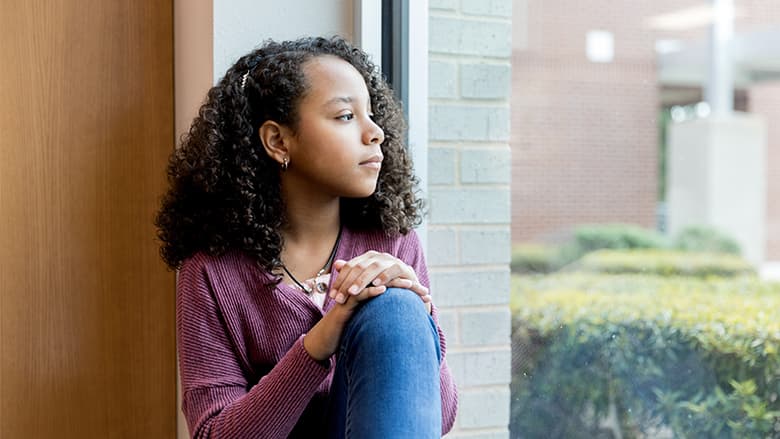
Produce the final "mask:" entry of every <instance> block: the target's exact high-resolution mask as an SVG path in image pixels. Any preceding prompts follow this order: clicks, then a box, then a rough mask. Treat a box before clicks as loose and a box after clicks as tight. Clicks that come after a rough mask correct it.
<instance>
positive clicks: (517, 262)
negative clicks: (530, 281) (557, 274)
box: [510, 244, 560, 274]
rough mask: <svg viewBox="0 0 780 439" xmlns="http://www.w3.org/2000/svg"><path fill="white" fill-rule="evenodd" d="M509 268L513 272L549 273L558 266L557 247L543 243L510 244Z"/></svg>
mask: <svg viewBox="0 0 780 439" xmlns="http://www.w3.org/2000/svg"><path fill="white" fill-rule="evenodd" d="M510 268H511V270H512V272H513V273H523V274H528V273H550V272H553V271H555V270H557V269H558V268H560V255H559V251H558V248H556V247H553V246H549V245H543V244H515V245H513V246H512V261H511V263H510Z"/></svg>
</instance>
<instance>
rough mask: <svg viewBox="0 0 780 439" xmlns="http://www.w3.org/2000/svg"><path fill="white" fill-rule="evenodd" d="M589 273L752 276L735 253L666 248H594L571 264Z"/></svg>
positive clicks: (752, 269) (747, 264) (749, 269)
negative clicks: (698, 251)
mask: <svg viewBox="0 0 780 439" xmlns="http://www.w3.org/2000/svg"><path fill="white" fill-rule="evenodd" d="M575 268H576V269H577V270H579V271H587V272H593V273H612V274H615V273H645V274H657V275H663V276H676V275H679V276H700V277H705V276H740V275H755V270H754V268H753V266H752V265H750V264H749V263H748V262H747V261H745V260H744V259H742V258H741V257H739V256H737V255H731V254H723V253H697V252H682V251H670V250H597V251H595V252H591V253H588V254H587V255H585V256H583V257H582V258H581V259H580V260H579V261H578V262H577V263H576V265H575Z"/></svg>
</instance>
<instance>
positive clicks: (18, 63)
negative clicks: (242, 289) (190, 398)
mask: <svg viewBox="0 0 780 439" xmlns="http://www.w3.org/2000/svg"><path fill="white" fill-rule="evenodd" d="M172 10H173V7H172V0H168V1H136V2H113V1H111V2H108V1H101V0H59V1H56V2H49V1H23V2H22V1H14V0H0V11H1V12H0V109H1V110H0V437H2V438H49V437H52V438H53V437H57V438H93V437H94V438H98V437H100V438H109V437H110V438H141V437H143V438H168V437H174V436H175V434H176V424H175V420H176V399H175V398H176V389H175V386H176V368H175V367H176V366H175V344H174V343H175V336H174V300H175V298H174V293H173V291H174V276H173V273H172V272H170V271H167V270H166V269H165V267H164V266H163V264H162V262H161V261H160V259H159V256H158V250H157V242H156V239H155V231H154V226H153V224H152V221H153V218H154V213H155V210H156V209H157V205H158V201H159V197H160V195H161V194H162V192H163V191H164V185H165V174H164V172H165V164H166V159H167V156H168V154H169V153H170V151H171V149H172V147H173V142H174V134H173V126H174V123H173V18H172Z"/></svg>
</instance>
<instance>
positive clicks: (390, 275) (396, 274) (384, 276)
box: [370, 256, 417, 285]
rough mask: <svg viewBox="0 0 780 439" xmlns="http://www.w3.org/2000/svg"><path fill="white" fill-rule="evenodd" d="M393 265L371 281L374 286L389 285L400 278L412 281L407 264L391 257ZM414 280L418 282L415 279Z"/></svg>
mask: <svg viewBox="0 0 780 439" xmlns="http://www.w3.org/2000/svg"><path fill="white" fill-rule="evenodd" d="M391 258H392V259H391V260H390V261H391V264H390V265H388V266H387V268H386V269H385V270H383V271H382V272H381V273H379V274H377V275H376V276H375V277H374V278H373V279H370V282H371V284H372V285H388V283H389V282H390V281H392V280H393V279H398V278H405V279H411V276H410V275H409V274H408V270H406V264H404V263H403V262H401V261H400V260H398V259H396V258H393V257H392V256H391ZM414 280H417V278H416V277H415V278H414Z"/></svg>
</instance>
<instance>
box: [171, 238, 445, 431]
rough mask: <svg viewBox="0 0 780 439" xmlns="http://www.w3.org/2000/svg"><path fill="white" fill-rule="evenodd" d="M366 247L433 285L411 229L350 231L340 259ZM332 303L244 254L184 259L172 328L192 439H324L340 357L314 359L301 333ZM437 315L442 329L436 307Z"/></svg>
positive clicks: (340, 249)
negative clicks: (395, 233) (320, 303)
mask: <svg viewBox="0 0 780 439" xmlns="http://www.w3.org/2000/svg"><path fill="white" fill-rule="evenodd" d="M369 250H375V251H379V252H387V253H390V254H392V255H394V256H395V257H397V258H399V259H401V260H402V261H404V262H405V263H406V264H408V265H409V266H411V267H412V268H413V269H414V271H415V273H416V274H417V277H418V278H419V280H420V283H422V284H423V285H425V286H429V281H428V270H427V268H426V265H425V259H424V256H423V252H422V248H421V246H420V242H419V240H418V237H417V235H416V234H415V233H414V232H411V233H409V234H407V235H405V236H401V237H396V238H389V237H387V236H386V235H385V234H384V233H381V232H379V233H374V232H357V231H351V230H348V229H346V228H345V229H344V230H343V232H342V236H341V240H340V242H339V245H338V249H337V251H336V258H337V259H343V260H350V259H352V258H353V257H355V256H358V255H361V254H363V253H365V252H367V251H369ZM334 304H335V302H334V301H333V300H332V299H330V298H329V297H328V298H326V300H325V304H324V307H323V310H320V309H319V308H318V307H317V306H316V305H315V304H314V303H313V302H312V301H311V300H310V299H309V298H308V297H307V296H306V295H305V294H304V293H303V292H301V291H300V290H299V289H297V288H294V287H292V286H290V285H287V284H284V283H278V284H277V283H276V278H275V276H274V275H272V274H270V273H268V272H267V271H265V270H263V269H261V268H260V267H259V266H258V265H257V264H256V263H255V262H254V261H253V260H252V259H251V258H250V257H249V256H247V255H245V254H243V253H240V252H229V253H227V254H224V255H222V256H218V257H213V256H208V255H206V254H203V253H199V254H196V255H195V256H193V257H192V258H190V259H188V260H187V261H186V262H185V263H184V264H183V266H182V268H181V270H180V272H179V276H178V281H177V303H176V325H177V326H176V329H177V339H178V353H179V365H180V368H181V384H182V410H183V412H184V415H185V417H186V418H187V423H188V424H189V430H190V433H191V435H192V437H195V438H263V439H269V438H285V437H300V438H316V437H322V436H323V434H324V431H325V425H326V419H325V416H326V411H327V410H326V404H327V395H328V391H329V389H330V383H331V379H332V375H333V369H334V366H335V356H334V357H331V358H330V360H329V361H325V362H317V361H315V360H314V359H313V358H311V357H310V356H309V354H308V353H307V352H306V350H305V349H304V347H303V336H304V335H305V334H306V332H307V331H309V329H311V328H312V326H314V325H315V324H316V323H317V322H318V321H319V320H320V319H321V318H322V316H323V313H327V312H328V310H330V309H331V308H332V307H333V306H334ZM432 315H433V319H434V321H435V322H436V326H437V328H439V324H438V317H437V310H436V307H435V306H434V307H433V309H432ZM439 337H440V343H441V354H442V362H441V368H440V371H441V373H440V377H441V378H440V380H441V400H442V434H444V433H446V432H447V431H449V430H450V428H452V424H453V422H454V420H455V412H456V410H457V391H456V388H455V384H454V382H453V381H452V376H451V375H450V371H449V369H448V367H447V362H446V359H445V353H446V341H445V338H444V334H443V333H442V331H441V328H439Z"/></svg>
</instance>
